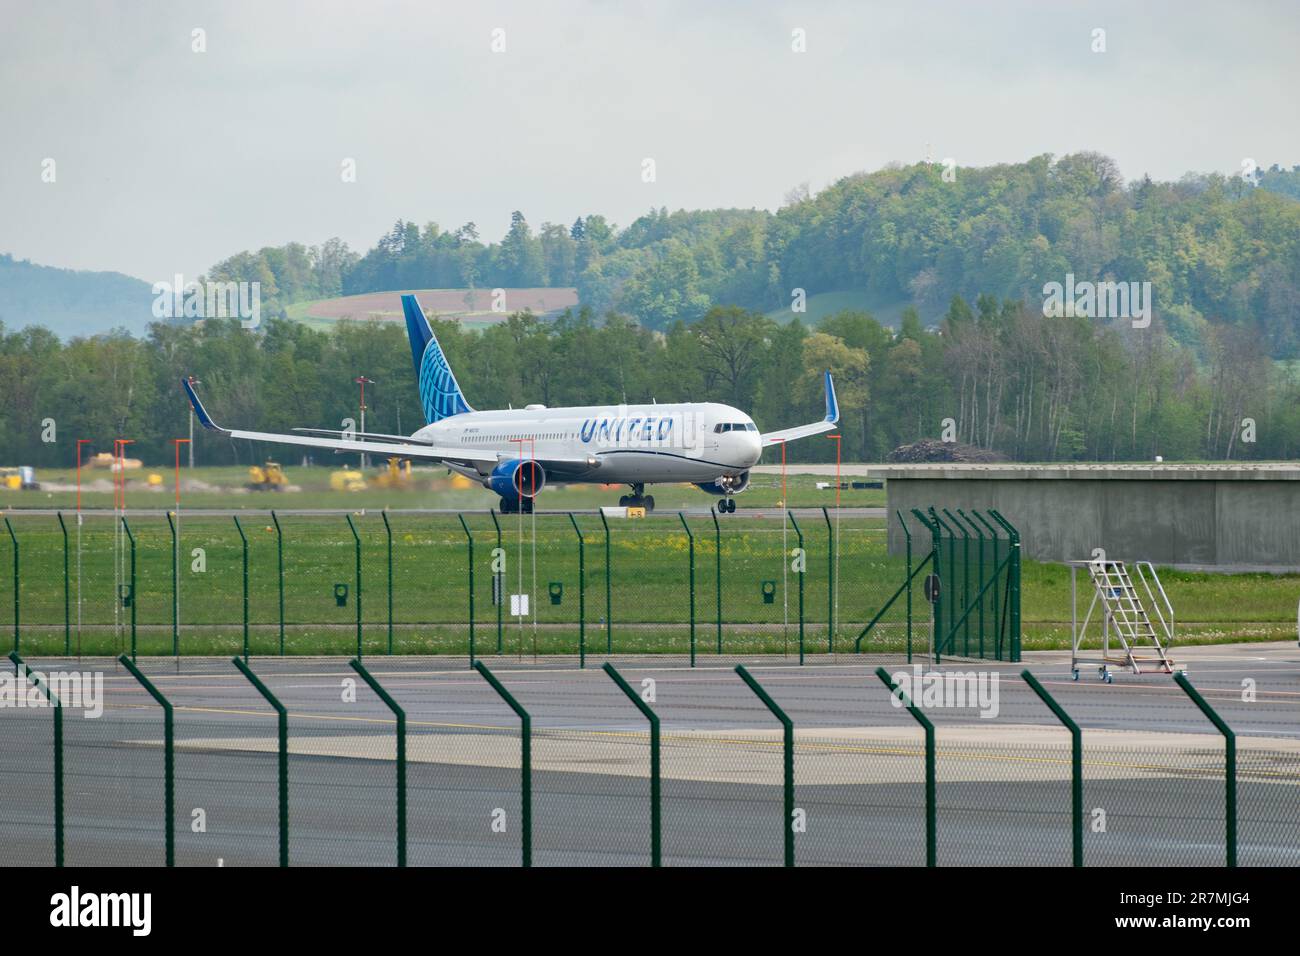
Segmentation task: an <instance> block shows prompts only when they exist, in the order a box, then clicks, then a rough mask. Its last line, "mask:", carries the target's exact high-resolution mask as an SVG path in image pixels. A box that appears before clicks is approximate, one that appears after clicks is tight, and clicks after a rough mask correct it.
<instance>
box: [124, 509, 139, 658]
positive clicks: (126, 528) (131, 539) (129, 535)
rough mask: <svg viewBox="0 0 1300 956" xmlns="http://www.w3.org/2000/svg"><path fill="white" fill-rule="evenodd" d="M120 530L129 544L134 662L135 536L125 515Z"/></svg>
mask: <svg viewBox="0 0 1300 956" xmlns="http://www.w3.org/2000/svg"><path fill="white" fill-rule="evenodd" d="M122 530H123V531H125V532H126V539H127V541H129V542H130V543H131V592H130V593H131V660H135V648H136V631H135V609H136V606H137V605H138V604H139V602H138V601H137V600H136V595H135V535H134V534H132V533H131V526H130V525H129V524H127V522H126V515H122Z"/></svg>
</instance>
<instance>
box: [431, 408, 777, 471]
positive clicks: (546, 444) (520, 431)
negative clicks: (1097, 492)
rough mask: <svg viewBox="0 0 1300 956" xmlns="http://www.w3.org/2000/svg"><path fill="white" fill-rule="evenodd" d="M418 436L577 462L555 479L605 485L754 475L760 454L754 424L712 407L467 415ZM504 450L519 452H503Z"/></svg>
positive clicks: (496, 452)
mask: <svg viewBox="0 0 1300 956" xmlns="http://www.w3.org/2000/svg"><path fill="white" fill-rule="evenodd" d="M413 437H414V438H416V439H418V440H420V441H426V442H430V443H432V444H436V445H438V446H439V447H447V446H451V447H461V448H464V449H465V450H466V452H467V453H470V454H469V456H468V457H473V453H474V452H475V451H481V452H483V453H484V457H485V458H491V459H497V460H506V459H510V458H523V459H528V458H533V459H536V460H537V461H539V462H557V463H572V465H571V466H570V467H565V468H564V469H562V472H567V473H557V474H555V480H557V481H577V482H599V483H602V484H637V483H646V484H651V483H656V482H679V481H682V482H684V481H692V482H709V481H714V480H716V479H718V478H721V477H723V476H736V475H739V474H742V473H744V472H746V471H748V470H749V468H751V467H752V466H753V465H755V464H756V463H757V462H758V459H759V456H760V454H761V453H762V443H761V438H760V435H759V432H758V429H757V427H755V425H754V422H753V420H752V419H751V418H750V417H749V416H748V415H746V414H745V413H744V412H742V411H739V410H738V409H735V408H732V407H731V406H729V405H720V404H716V403H713V402H695V403H688V404H676V405H594V406H586V407H576V408H546V407H544V406H540V405H530V406H528V407H526V408H521V409H509V410H504V411H490V412H466V413H464V414H461V415H454V416H452V417H450V418H445V419H443V420H442V421H440V422H435V423H433V424H432V425H426V426H424V427H423V428H421V429H420V430H419V431H418V432H416V433H415V435H414V436H413ZM503 446H505V447H514V448H516V449H517V452H514V453H511V454H508V455H503V454H501V452H500V449H501V448H502V447H503Z"/></svg>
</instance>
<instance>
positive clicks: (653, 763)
mask: <svg viewBox="0 0 1300 956" xmlns="http://www.w3.org/2000/svg"><path fill="white" fill-rule="evenodd" d="M603 669H604V671H605V673H606V674H608V675H609V676H610V677H611V678H613V680H614V683H615V684H617V685H618V688H619V690H621V691H622V692H623V693H624V694H626V695H627V698H628V700H630V701H632V703H634V704H636V708H637V710H639V711H641V713H642V714H644V715H645V718H646V720H648V721H650V865H651V866H661V865H662V859H663V858H662V854H661V849H660V847H661V841H662V833H663V831H662V829H661V820H662V806H663V797H662V790H661V789H660V783H659V781H660V777H659V715H658V714H656V713H655V712H654V711H653V710H651V709H650V705H649V704H647V703H646V702H645V701H644V700H643V699H642V698H641V695H640V694H638V693H637V692H636V691H634V690H633V689H632V688H631V687H630V686H629V685H628V682H627V681H626V680H624V679H623V675H622V674H620V673H619V672H618V671H616V670H615V669H614V665H613V664H611V663H610V662H609V661H606V662H605V663H604V665H603Z"/></svg>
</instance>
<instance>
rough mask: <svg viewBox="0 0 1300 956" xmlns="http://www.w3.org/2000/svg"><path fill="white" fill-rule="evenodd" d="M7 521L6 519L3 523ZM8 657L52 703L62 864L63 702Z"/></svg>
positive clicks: (58, 860)
mask: <svg viewBox="0 0 1300 956" xmlns="http://www.w3.org/2000/svg"><path fill="white" fill-rule="evenodd" d="M8 523H9V522H8V520H6V521H5V524H8ZM12 533H13V530H12V529H10V534H12ZM9 659H10V660H11V661H13V663H14V675H15V676H17V675H19V674H23V675H26V676H27V677H28V678H29V679H30V680H31V682H32V683H33V684H35V685H36V687H37V689H38V690H40V691H41V692H42V693H43V694H45V696H46V698H47V699H48V700H49V702H50V703H51V704H53V705H54V865H55V866H63V702H62V701H60V700H59V697H58V695H57V694H55V693H54V692H53V691H52V690H50V688H49V685H48V684H46V683H45V682H44V681H42V680H41V679H40V678H39V677H37V676H36V674H35V673H33V672H32V671H31V670H30V669H29V668H28V666H27V663H26V662H25V661H24V660H23V659H22V658H21V657H19V656H18V652H17V651H16V650H15V651H12V652H10V654H9Z"/></svg>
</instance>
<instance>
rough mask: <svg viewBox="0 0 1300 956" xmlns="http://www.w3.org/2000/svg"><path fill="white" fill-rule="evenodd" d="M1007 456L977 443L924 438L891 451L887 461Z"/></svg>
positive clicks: (978, 459) (989, 459) (997, 458)
mask: <svg viewBox="0 0 1300 956" xmlns="http://www.w3.org/2000/svg"><path fill="white" fill-rule="evenodd" d="M1006 460H1007V456H1006V455H1003V454H1001V453H1000V452H996V451H990V450H989V449H987V448H977V447H976V446H975V445H963V444H961V443H960V442H952V441H937V440H935V439H933V438H922V439H921V440H920V441H914V442H912V443H911V444H910V445H899V446H898V447H897V448H895V449H894V450H893V451H891V452H890V453H889V456H888V457H887V458H886V461H890V462H898V463H902V464H923V463H926V462H976V463H984V462H993V461H1006Z"/></svg>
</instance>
